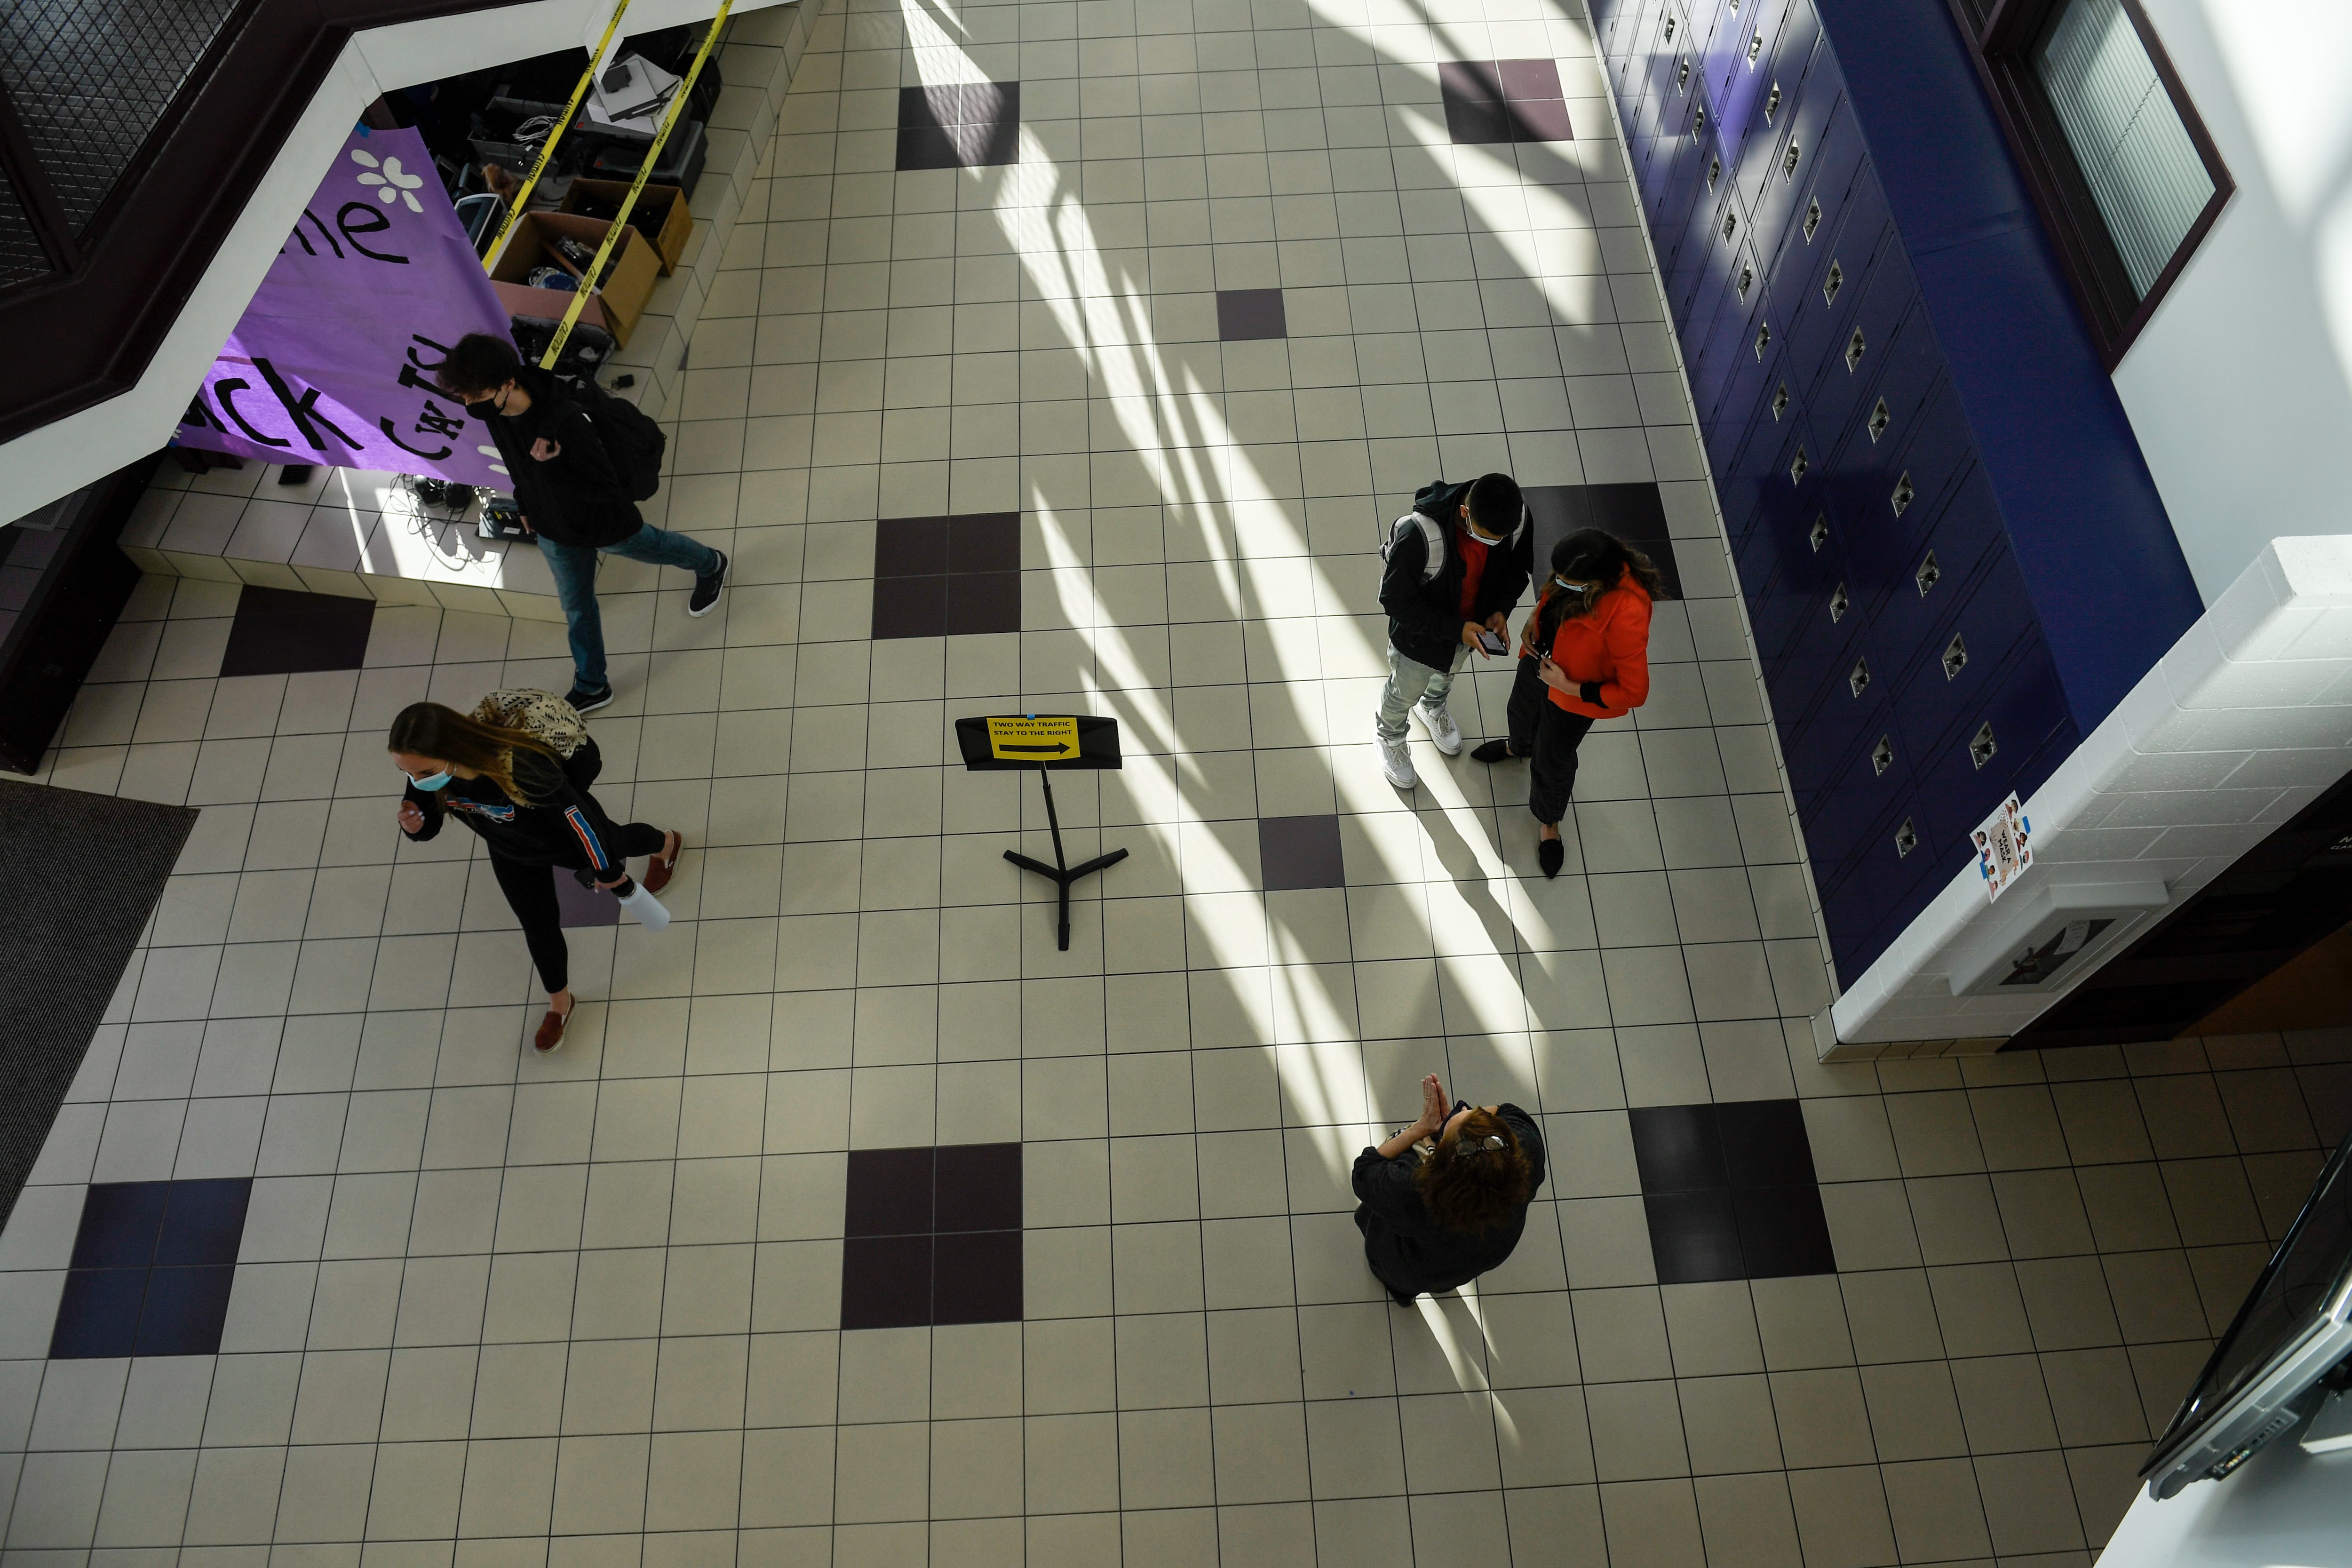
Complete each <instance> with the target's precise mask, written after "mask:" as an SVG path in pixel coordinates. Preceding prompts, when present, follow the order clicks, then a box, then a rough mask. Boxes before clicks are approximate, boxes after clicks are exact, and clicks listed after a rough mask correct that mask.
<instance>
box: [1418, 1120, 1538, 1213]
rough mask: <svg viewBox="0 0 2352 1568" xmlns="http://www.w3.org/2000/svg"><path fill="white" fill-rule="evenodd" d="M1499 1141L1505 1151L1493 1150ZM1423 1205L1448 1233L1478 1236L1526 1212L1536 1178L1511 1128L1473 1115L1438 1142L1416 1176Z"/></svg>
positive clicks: (1505, 1124) (1500, 1121) (1499, 1122)
mask: <svg viewBox="0 0 2352 1568" xmlns="http://www.w3.org/2000/svg"><path fill="white" fill-rule="evenodd" d="M1489 1140H1499V1141H1500V1145H1501V1146H1500V1147H1497V1148H1490V1147H1488V1141H1489ZM1412 1179H1413V1182H1414V1184H1416V1185H1418V1186H1419V1187H1420V1188H1421V1201H1422V1202H1423V1203H1424V1204H1426V1205H1429V1212H1430V1213H1431V1215H1434V1216H1435V1218H1436V1220H1437V1223H1438V1224H1440V1225H1442V1226H1444V1227H1445V1228H1446V1229H1448V1230H1451V1231H1455V1232H1458V1233H1461V1234H1463V1235H1465V1236H1466V1235H1475V1233H1477V1232H1479V1231H1482V1230H1490V1229H1492V1228H1494V1227H1495V1226H1498V1225H1500V1224H1502V1223H1503V1222H1504V1221H1505V1220H1507V1219H1509V1218H1510V1217H1511V1215H1513V1214H1514V1213H1516V1212H1517V1210H1519V1209H1520V1208H1522V1207H1524V1206H1526V1204H1527V1201H1528V1195H1529V1194H1531V1193H1533V1192H1534V1190H1535V1172H1534V1170H1533V1169H1532V1168H1531V1167H1530V1166H1529V1165H1528V1156H1527V1153H1526V1152H1525V1151H1524V1150H1522V1149H1521V1148H1520V1147H1519V1135H1518V1134H1517V1133H1516V1132H1514V1131H1511V1124H1510V1123H1509V1122H1507V1121H1504V1120H1503V1119H1502V1118H1501V1117H1500V1116H1498V1115H1496V1113H1495V1112H1493V1111H1491V1110H1472V1111H1470V1112H1469V1113H1468V1114H1467V1115H1465V1116H1464V1117H1463V1118H1462V1120H1461V1121H1460V1123H1459V1124H1458V1125H1456V1126H1454V1127H1453V1128H1451V1129H1449V1130H1448V1131H1446V1133H1445V1135H1444V1137H1443V1138H1440V1139H1439V1140H1438V1142H1437V1153H1436V1154H1435V1156H1434V1157H1433V1158H1431V1159H1427V1160H1423V1162H1422V1163H1421V1165H1420V1168H1419V1169H1417V1170H1415V1171H1414V1172H1413V1173H1412Z"/></svg>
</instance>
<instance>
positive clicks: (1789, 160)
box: [1780, 136, 1805, 184]
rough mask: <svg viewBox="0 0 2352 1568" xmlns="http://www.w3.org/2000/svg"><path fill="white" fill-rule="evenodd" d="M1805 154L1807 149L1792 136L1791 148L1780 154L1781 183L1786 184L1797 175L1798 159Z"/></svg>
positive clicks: (1790, 139) (1790, 140)
mask: <svg viewBox="0 0 2352 1568" xmlns="http://www.w3.org/2000/svg"><path fill="white" fill-rule="evenodd" d="M1804 155H1805V150H1804V149H1803V148H1802V147H1800V146H1799V145H1798V144H1797V139H1796V138H1795V137H1793V136H1791V137H1790V138H1789V150H1788V151H1787V152H1786V153H1781V154H1780V182H1781V184H1787V183H1788V182H1790V180H1793V179H1795V178H1796V177H1797V160H1799V159H1800V158H1802V157H1803V156H1804Z"/></svg>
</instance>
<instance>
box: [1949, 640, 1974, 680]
mask: <svg viewBox="0 0 2352 1568" xmlns="http://www.w3.org/2000/svg"><path fill="white" fill-rule="evenodd" d="M1968 667H1969V645H1968V644H1967V643H1966V642H1965V641H1963V640H1962V639H1961V637H1960V634H1959V633H1958V632H1954V633H1953V634H1952V645H1951V647H1948V648H1946V649H1945V650H1944V679H1946V680H1953V679H1958V677H1959V673H1960V671H1962V670H1964V669H1966V668H1968Z"/></svg>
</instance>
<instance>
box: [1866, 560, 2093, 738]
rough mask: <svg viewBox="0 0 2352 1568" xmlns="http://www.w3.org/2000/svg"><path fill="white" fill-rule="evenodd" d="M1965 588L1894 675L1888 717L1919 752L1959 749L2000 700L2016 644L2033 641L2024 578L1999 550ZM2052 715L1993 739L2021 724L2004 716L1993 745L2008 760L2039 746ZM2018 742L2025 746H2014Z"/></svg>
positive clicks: (2054, 716)
mask: <svg viewBox="0 0 2352 1568" xmlns="http://www.w3.org/2000/svg"><path fill="white" fill-rule="evenodd" d="M1957 604H1958V608H1957V609H1956V610H1955V611H1954V612H1953V613H1952V615H1951V616H1949V618H1948V619H1947V620H1944V621H1941V622H1939V623H1937V626H1936V627H1935V630H1934V632H1933V634H1932V636H1931V637H1930V638H1929V640H1928V641H1927V643H1926V644H1925V645H1923V646H1922V647H1920V648H1919V649H1918V651H1917V653H1916V655H1915V657H1914V658H1913V661H1912V662H1911V664H1910V665H1909V666H1907V667H1906V668H1905V669H1904V670H1903V671H1902V672H1901V673H1900V674H1899V675H1897V677H1896V679H1895V722H1896V723H1897V724H1899V725H1901V726H1902V728H1903V732H1904V734H1905V735H1906V737H1907V738H1909V739H1910V740H1911V742H1913V744H1914V745H1915V746H1916V748H1917V749H1918V750H1919V751H1920V752H1922V753H1923V754H1925V753H1927V752H1933V753H1934V754H1935V755H1937V756H1938V757H1940V758H1944V759H1946V760H1947V761H1950V760H1952V758H1953V755H1954V753H1955V751H1956V748H1957V749H1958V751H1965V750H1966V742H1968V740H1969V737H1970V736H1972V735H1973V734H1974V733H1975V732H1976V731H1978V730H1979V729H1981V728H1982V727H1983V725H1984V724H1986V723H1987V722H1989V721H1990V720H1991V718H1992V711H1993V710H1994V709H1995V708H1997V707H2000V704H2001V702H2002V701H2003V700H2005V698H2006V696H2007V692H2006V683H2007V682H2008V681H2009V680H2010V679H2011V675H2010V673H2009V671H2010V669H2011V666H2012V665H2013V664H2014V663H2015V661H2016V659H2017V658H2019V657H2020V655H2019V653H2018V651H2017V650H2019V649H2021V648H2026V647H2028V645H2029V644H2032V645H2033V646H2039V642H2040V639H2039V637H2037V636H2036V635H2035V632H2034V620H2033V605H2032V601H2031V600H2029V599H2028V598H2027V597H2026V594H2025V579H2024V577H2023V576H2022V575H2021V574H2019V572H2018V571H2017V568H2016V565H2015V563H2013V562H2011V560H2009V559H2008V557H2007V556H2006V555H2003V556H2002V557H2001V558H2000V559H1999V560H1996V561H1994V562H1992V563H1990V564H1989V566H1988V568H1987V570H1986V572H1985V574H1983V575H1982V576H1981V577H1979V579H1978V580H1977V581H1976V582H1975V583H1972V584H1969V594H1968V596H1967V597H1966V598H1964V599H1960V600H1958V601H1957ZM2006 711H2008V710H2004V712H2006ZM2062 711H2063V707H2062ZM2057 719H2058V714H2056V713H2053V714H2052V715H2051V716H2050V718H2049V720H2048V721H2046V722H2043V723H2042V726H2041V728H2040V730H2038V731H2035V732H2034V733H2032V734H2025V735H2016V736H2012V737H2011V740H2010V741H2007V742H2000V741H1999V737H2000V733H2001V731H2003V730H2005V729H2014V728H2015V727H2016V726H2017V725H2019V724H2022V723H2026V722H2028V719H2027V718H2026V717H2021V716H2018V715H2015V714H2011V716H2010V717H2005V718H2003V719H2002V720H2001V721H2000V723H1999V724H1995V725H1994V727H1993V732H1994V736H1995V739H1996V741H1997V742H1999V743H2000V744H2002V745H2008V746H2009V747H2010V750H2011V761H2012V762H2013V761H2014V760H2015V759H2016V758H2017V757H2019V756H2021V755H2023V754H2024V751H2030V750H2032V746H2033V745H2034V744H2038V743H2039V742H2040V741H2041V739H2042V736H2043V735H2044V734H2047V733H2048V732H2049V730H2050V726H2051V725H2052V724H2054V723H2056V722H2057ZM2018 743H2022V744H2023V748H2024V751H2021V750H2019V748H2018ZM1996 754H1997V753H1996ZM1985 761H1990V758H1987V759H1981V760H1973V761H1972V762H1971V772H1976V771H1980V769H1981V767H1982V765H1983V763H1984V762H1985Z"/></svg>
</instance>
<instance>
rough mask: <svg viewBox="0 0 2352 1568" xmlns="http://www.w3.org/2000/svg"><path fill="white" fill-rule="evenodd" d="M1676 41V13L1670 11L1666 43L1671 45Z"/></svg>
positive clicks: (1667, 20)
mask: <svg viewBox="0 0 2352 1568" xmlns="http://www.w3.org/2000/svg"><path fill="white" fill-rule="evenodd" d="M1674 41H1675V17H1674V13H1673V12H1671V11H1670V12H1668V13H1667V14H1666V42H1668V43H1670V44H1671V43H1673V42H1674Z"/></svg>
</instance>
